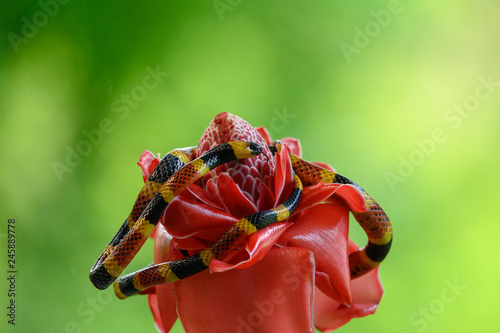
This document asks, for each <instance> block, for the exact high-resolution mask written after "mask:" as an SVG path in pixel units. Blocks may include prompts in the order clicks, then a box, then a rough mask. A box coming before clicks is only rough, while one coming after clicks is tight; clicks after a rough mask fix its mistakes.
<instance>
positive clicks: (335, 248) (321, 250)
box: [280, 204, 352, 305]
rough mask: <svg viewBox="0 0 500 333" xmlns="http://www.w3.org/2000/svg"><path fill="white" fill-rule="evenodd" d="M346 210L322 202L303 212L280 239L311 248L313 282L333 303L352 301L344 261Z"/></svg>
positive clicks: (347, 221)
mask: <svg viewBox="0 0 500 333" xmlns="http://www.w3.org/2000/svg"><path fill="white" fill-rule="evenodd" d="M348 233H349V210H348V209H347V207H345V206H336V205H331V204H322V205H317V206H314V207H312V208H310V209H308V210H305V211H303V212H302V213H301V214H300V215H299V216H298V217H297V220H296V221H295V223H294V225H293V227H292V228H290V229H288V230H287V231H286V232H285V233H284V234H283V237H282V239H281V240H280V241H284V242H286V244H287V245H288V246H296V247H302V248H306V249H309V250H311V251H312V252H313V253H314V257H315V259H316V271H317V272H318V273H324V274H325V275H326V276H327V277H328V279H326V278H324V277H325V275H322V276H318V281H316V285H317V286H318V287H319V288H321V289H322V290H323V291H324V293H326V294H327V295H329V296H330V297H333V298H334V299H335V300H336V301H337V302H339V303H342V304H345V305H350V304H351V303H352V295H351V278H350V272H349V260H348Z"/></svg>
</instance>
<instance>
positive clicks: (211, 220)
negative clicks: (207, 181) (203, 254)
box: [162, 196, 238, 241]
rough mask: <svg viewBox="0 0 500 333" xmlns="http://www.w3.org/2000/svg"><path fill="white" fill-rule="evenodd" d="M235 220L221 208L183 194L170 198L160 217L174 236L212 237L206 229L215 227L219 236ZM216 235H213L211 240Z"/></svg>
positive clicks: (209, 229) (211, 229)
mask: <svg viewBox="0 0 500 333" xmlns="http://www.w3.org/2000/svg"><path fill="white" fill-rule="evenodd" d="M237 220H238V219H237V218H236V217H234V216H232V215H230V214H229V213H226V212H224V211H223V210H220V209H216V208H214V207H212V206H209V205H206V204H203V203H201V202H200V201H198V200H193V199H191V198H189V197H185V196H178V197H177V198H175V199H174V200H172V202H171V203H170V204H169V206H168V207H167V209H166V211H165V214H164V215H163V217H162V223H163V224H164V225H165V227H166V229H167V230H168V232H169V233H170V234H171V235H172V236H174V237H176V238H187V237H192V236H195V235H196V236H198V237H200V238H203V239H211V238H212V237H208V236H207V235H206V233H207V231H213V230H214V229H217V230H216V233H218V236H220V235H221V234H222V233H223V232H224V230H225V229H227V228H229V227H230V226H231V225H233V224H234V223H235V222H236V221H237ZM221 229H222V230H221ZM218 236H214V237H215V238H214V239H213V241H215V240H216V239H217V238H218Z"/></svg>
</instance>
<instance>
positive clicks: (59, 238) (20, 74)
mask: <svg viewBox="0 0 500 333" xmlns="http://www.w3.org/2000/svg"><path fill="white" fill-rule="evenodd" d="M499 12H500V3H499V2H498V1H494V0H479V1H474V2H470V1H464V0H457V1H453V3H450V2H436V1H410V0H401V1H397V0H393V1H378V0H377V1H369V2H367V1H360V0H354V1H349V2H342V1H307V2H305V1H229V0H220V1H195V2H193V1H190V2H187V1H155V2H145V3H144V2H140V1H130V0H124V1H120V2H112V3H109V2H101V1H95V0H89V1H85V2H83V1H69V0H64V1H62V0H60V1H58V2H56V1H55V0H41V1H5V0H4V1H2V11H1V13H0V18H1V21H0V32H1V33H0V36H1V38H0V47H1V53H0V133H1V140H0V152H1V159H2V163H0V170H1V174H2V177H1V178H0V179H1V188H0V211H1V221H2V223H1V228H0V242H1V252H0V253H1V255H0V258H1V259H0V262H1V267H2V272H1V278H0V281H2V282H1V283H0V295H1V296H0V300H1V304H0V305H1V306H0V307H1V308H2V309H3V310H2V313H1V317H2V318H3V319H2V323H1V326H2V327H3V328H2V329H1V331H2V332H3V331H4V328H6V329H8V331H9V332H10V331H12V332H14V331H17V332H47V333H51V332H54V333H59V332H134V331H141V332H154V331H155V329H154V326H153V321H152V316H151V314H150V311H149V308H148V306H147V300H146V297H133V298H131V299H128V300H126V301H119V300H117V299H115V298H114V297H111V293H110V292H105V293H102V292H99V291H97V290H96V289H94V287H93V286H92V285H91V284H90V282H89V280H88V271H89V269H90V267H91V265H92V264H93V262H94V260H95V259H96V258H97V256H98V255H99V254H100V252H101V251H102V249H103V248H104V246H105V244H107V242H108V241H109V240H110V239H111V237H112V235H113V234H114V233H115V232H116V230H117V228H118V226H119V225H120V224H121V223H122V221H123V219H124V218H125V216H126V214H128V210H129V208H130V207H131V205H132V203H133V201H134V200H135V196H136V195H137V193H138V190H139V188H140V187H141V183H142V179H141V176H140V169H139V167H138V166H137V165H136V162H137V160H138V158H139V156H140V155H141V153H142V152H143V151H144V150H145V149H148V150H151V151H152V152H154V153H162V154H165V153H167V152H168V151H169V150H171V149H173V148H178V147H185V146H190V145H194V144H196V143H197V141H198V139H199V137H200V135H201V133H202V132H203V130H204V129H205V128H206V126H207V125H208V123H209V122H210V120H211V119H212V118H213V116H214V115H215V114H217V113H219V112H221V111H229V112H232V113H234V114H237V115H239V116H241V117H243V118H244V119H246V120H248V121H249V122H250V123H251V124H253V125H254V126H260V125H263V126H266V127H268V129H269V131H270V132H271V134H272V135H273V136H274V137H275V138H279V137H285V136H294V137H298V138H300V139H301V142H302V146H303V151H304V157H305V158H306V159H308V160H312V161H324V162H328V163H330V164H332V165H334V166H335V167H336V169H337V170H338V171H339V172H340V173H342V174H344V175H346V176H348V177H350V178H352V179H354V180H355V181H357V182H358V183H359V184H361V185H362V186H363V187H365V188H366V189H367V191H368V192H369V193H371V194H372V195H373V196H374V197H375V198H376V199H377V201H379V203H380V204H381V205H382V207H384V209H385V210H386V212H387V213H388V214H389V216H390V217H391V220H392V221H393V225H394V234H395V236H394V243H393V248H392V250H391V253H390V254H389V256H388V258H387V259H386V262H384V264H383V266H382V269H381V271H380V275H381V279H382V281H383V285H384V288H385V295H384V297H383V299H382V302H381V304H380V306H379V309H378V311H377V313H376V314H375V315H373V316H368V317H366V318H362V319H355V320H353V321H351V322H350V323H349V324H348V325H346V326H344V327H343V328H341V329H339V330H338V332H344V333H347V332H382V331H383V332H391V333H392V332H396V333H411V332H429V333H430V332H450V331H453V332H470V331H493V330H494V329H498V328H499V324H498V319H497V317H498V315H497V311H498V309H499V308H500V292H499V289H498V281H499V279H500V276H499V275H500V274H499V272H500V269H499V268H498V256H497V253H498V235H499V232H500V224H499V223H498V217H497V215H496V214H495V213H494V208H495V204H497V201H498V200H497V199H498V187H499V185H500V182H499V177H498V170H499V166H500V165H499V164H500V163H499V157H498V156H499V150H498V149H499V143H500V134H499V133H500V131H499V125H500V115H499V106H500V70H499V61H498V59H500V44H499V39H498V36H499V35H500V20H498V15H499ZM150 71H156V72H157V73H160V74H159V75H158V76H157V80H156V81H151V80H150V81H147V85H146V86H145V83H144V79H145V77H146V76H147V75H148V74H149V73H150ZM167 73H168V74H167ZM155 83H156V84H155ZM153 86H154V87H153ZM127 96H128V97H127ZM92 133H93V135H94V136H93V138H94V141H93V142H90V139H89V138H88V136H91V137H92ZM96 133H101V135H99V134H96ZM89 142H90V143H89ZM71 151H77V153H78V152H80V153H78V154H79V157H75V156H72V157H68V155H71V154H74V153H70V152H71ZM68 161H69V162H68ZM8 218H15V219H16V228H17V229H16V231H17V233H16V236H17V258H16V260H17V261H16V264H17V270H18V274H17V287H16V288H17V289H16V291H17V295H16V302H17V318H16V319H17V320H16V326H15V327H12V326H11V325H8V324H7V323H6V321H7V319H8V318H7V319H6V316H5V313H6V312H7V311H6V306H7V305H8V303H7V302H8V298H7V289H8V286H7V281H6V276H7V273H6V269H5V267H6V262H7V253H6V252H7V250H6V248H7V245H6V244H7V243H6V242H7V241H6V232H7V219H8ZM351 229H352V231H351V232H352V237H353V238H354V239H355V240H357V241H358V242H361V243H364V241H365V239H364V238H363V235H362V233H361V231H360V228H359V227H357V226H356V225H355V224H352V228H351ZM151 245H152V244H148V245H147V246H146V247H145V249H143V250H142V251H141V253H140V255H139V256H138V257H137V259H135V260H134V262H133V263H132V264H131V266H132V268H139V267H142V266H144V265H146V264H147V263H149V262H151V261H152V246H151ZM450 286H454V287H450ZM174 332H182V328H181V326H180V324H179V323H177V324H176V326H175V329H174Z"/></svg>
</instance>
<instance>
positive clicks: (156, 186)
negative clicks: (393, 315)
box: [90, 141, 392, 298]
mask: <svg viewBox="0 0 500 333" xmlns="http://www.w3.org/2000/svg"><path fill="white" fill-rule="evenodd" d="M281 147H282V146H281V143H280V142H279V141H277V142H275V143H273V144H272V145H270V146H269V148H270V149H271V151H272V152H273V153H276V152H278V153H279V152H280V151H281ZM193 151H194V148H186V149H180V150H174V151H172V152H170V153H169V154H167V155H166V156H165V157H164V158H163V159H162V160H161V161H160V163H159V164H158V165H157V167H156V168H155V169H154V170H153V172H152V173H151V175H150V176H149V177H148V179H147V181H146V182H145V184H144V186H143V188H142V189H141V191H140V193H139V196H138V197H137V199H136V201H135V203H134V206H133V209H132V212H131V213H130V214H129V216H128V217H127V219H126V220H125V222H124V223H123V224H122V226H121V227H120V229H119V230H118V232H117V233H116V235H115V236H114V237H113V239H112V241H111V242H110V243H109V245H108V246H107V247H106V249H105V250H104V252H103V253H102V254H101V256H100V257H99V258H98V259H97V261H96V263H95V264H94V265H93V267H92V269H91V271H90V280H91V281H92V283H93V284H94V285H95V286H96V287H97V288H98V289H105V288H107V287H108V286H109V285H110V284H111V283H113V281H115V280H116V279H117V277H118V276H119V275H120V274H121V272H122V271H123V270H124V269H125V267H126V266H127V265H128V264H129V263H130V261H131V260H132V259H133V257H134V256H135V255H136V254H137V252H138V251H139V250H140V248H141V247H142V245H143V244H144V242H145V241H146V240H147V238H148V237H149V236H150V234H151V232H152V231H153V229H154V227H155V226H156V224H157V222H158V220H159V218H160V216H161V215H162V213H163V211H164V210H165V209H166V207H167V206H168V204H169V203H170V202H171V201H172V200H173V199H174V198H175V197H176V196H177V195H178V194H180V193H181V192H182V191H183V190H185V189H186V188H187V187H188V186H190V185H191V184H193V183H194V182H195V181H196V180H198V179H200V178H201V177H202V176H204V175H206V174H207V173H208V172H209V171H210V170H212V169H213V168H215V167H216V166H218V165H221V164H224V163H227V162H229V161H232V160H237V159H243V158H250V157H254V156H257V155H259V154H260V153H261V152H262V147H261V146H259V145H258V144H255V143H247V142H240V141H232V142H228V143H224V144H221V145H219V146H217V147H215V148H213V149H210V150H209V151H207V152H206V153H204V154H203V155H202V156H200V157H199V158H197V159H194V160H192V158H193ZM289 156H290V161H291V164H292V168H293V173H294V174H293V189H292V191H291V193H290V195H289V197H288V198H287V199H286V200H285V201H284V202H283V203H282V204H280V205H279V206H277V207H275V208H272V209H269V210H266V211H261V212H257V213H254V214H251V215H249V216H247V217H245V218H242V219H240V220H239V221H237V222H236V223H235V224H234V225H233V226H231V227H230V228H229V229H227V230H226V232H225V233H224V234H223V235H222V236H221V237H220V238H219V239H218V240H217V241H216V242H215V243H214V244H213V245H212V246H210V247H209V248H206V249H204V250H202V251H201V252H199V253H197V254H195V255H192V256H187V257H186V258H184V259H180V260H175V261H171V262H166V263H160V264H157V265H153V266H149V267H146V268H144V269H142V270H139V271H136V272H133V273H131V274H128V275H126V276H124V277H122V278H120V279H118V280H117V281H115V282H114V290H115V293H116V295H117V296H118V297H119V298H125V297H128V296H131V295H134V294H136V293H139V292H141V291H143V290H145V289H148V288H150V287H152V286H155V285H159V284H162V283H168V282H174V281H178V280H180V279H184V278H187V277H189V276H192V275H194V274H196V273H199V272H201V271H203V270H206V269H207V268H208V267H209V264H210V262H211V261H212V260H213V259H218V260H223V259H224V258H225V257H226V256H227V255H228V254H229V253H230V252H231V251H232V250H233V249H234V248H235V247H236V246H237V245H238V244H239V243H240V242H241V241H242V240H244V239H245V238H246V237H248V236H249V235H251V234H253V233H255V232H256V231H258V230H260V229H262V228H265V227H266V226H268V225H270V224H272V223H275V222H277V221H284V220H286V219H287V218H288V217H289V216H290V215H291V214H292V213H293V211H294V210H295V208H296V207H297V205H298V203H299V202H300V198H301V194H302V189H303V186H309V185H314V184H317V183H319V182H324V183H338V184H345V185H351V186H354V187H355V188H356V189H357V190H358V191H360V193H361V194H362V195H363V198H364V200H365V208H366V209H365V211H363V212H354V211H353V212H352V214H353V215H354V217H355V218H356V220H357V221H358V223H359V224H360V225H361V227H362V228H363V229H364V231H365V233H366V234H367V236H368V245H367V246H365V247H364V248H362V249H359V250H358V251H356V252H354V253H351V254H350V255H349V266H350V274H351V278H356V277H359V276H361V275H363V274H365V273H367V272H369V271H370V270H371V269H373V268H374V267H376V266H378V265H379V264H380V262H381V261H382V260H383V259H384V258H385V257H386V255H387V253H388V251H389V249H390V247H391V243H392V226H391V224H390V221H389V219H388V217H387V215H386V214H385V213H384V211H383V210H382V208H380V206H379V205H378V204H377V203H376V202H375V200H373V198H372V197H371V196H370V195H368V193H366V191H364V190H363V189H362V188H361V187H360V186H359V185H357V184H356V183H354V182H353V181H351V180H349V179H348V178H346V177H344V176H342V175H340V174H338V173H335V172H333V171H330V170H327V169H324V168H321V167H319V166H316V165H314V164H311V163H309V162H306V161H305V160H303V159H301V158H299V157H297V156H296V155H294V154H292V153H289Z"/></svg>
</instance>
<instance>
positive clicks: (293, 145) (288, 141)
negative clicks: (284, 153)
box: [280, 137, 302, 157]
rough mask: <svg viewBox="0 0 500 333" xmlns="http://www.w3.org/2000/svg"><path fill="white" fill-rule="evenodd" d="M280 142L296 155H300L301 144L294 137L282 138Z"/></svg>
mask: <svg viewBox="0 0 500 333" xmlns="http://www.w3.org/2000/svg"><path fill="white" fill-rule="evenodd" d="M280 141H281V143H284V144H285V145H287V146H288V148H290V151H291V152H292V153H293V154H294V155H297V156H298V157H301V156H302V146H301V145H300V141H299V140H297V139H295V138H290V137H286V138H282V139H280Z"/></svg>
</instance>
